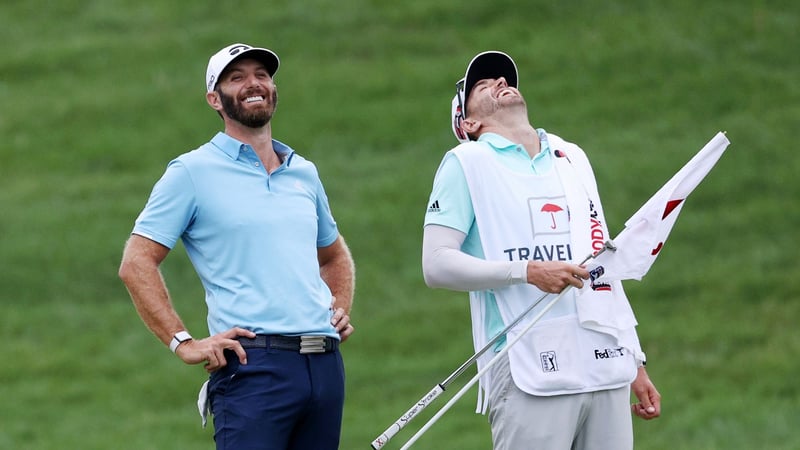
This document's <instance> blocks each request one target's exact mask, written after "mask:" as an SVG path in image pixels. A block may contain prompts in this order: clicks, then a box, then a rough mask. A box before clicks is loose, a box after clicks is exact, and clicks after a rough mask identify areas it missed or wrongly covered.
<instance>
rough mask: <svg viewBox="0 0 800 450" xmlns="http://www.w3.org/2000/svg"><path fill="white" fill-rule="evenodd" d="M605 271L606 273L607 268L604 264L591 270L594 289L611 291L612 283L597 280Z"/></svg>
mask: <svg viewBox="0 0 800 450" xmlns="http://www.w3.org/2000/svg"><path fill="white" fill-rule="evenodd" d="M604 273H606V269H605V268H604V267H603V266H597V267H595V268H594V269H592V270H590V271H589V280H590V286H591V287H592V290H593V291H610V290H611V285H610V284H608V283H601V282H598V281H597V279H598V278H600V277H602V276H603V274H604Z"/></svg>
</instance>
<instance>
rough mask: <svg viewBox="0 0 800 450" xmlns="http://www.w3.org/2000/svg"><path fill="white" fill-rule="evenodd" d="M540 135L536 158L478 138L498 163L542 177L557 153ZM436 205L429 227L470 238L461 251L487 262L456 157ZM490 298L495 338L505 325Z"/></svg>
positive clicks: (492, 137) (447, 163)
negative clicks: (489, 148) (441, 228)
mask: <svg viewBox="0 0 800 450" xmlns="http://www.w3.org/2000/svg"><path fill="white" fill-rule="evenodd" d="M536 131H537V133H538V134H539V143H540V151H539V153H537V154H536V155H534V157H533V158H531V157H530V155H528V152H527V151H526V150H525V147H523V146H522V145H519V144H515V143H513V142H511V141H510V140H508V139H506V138H505V137H503V136H500V135H499V134H495V133H484V134H482V135H481V136H480V137H479V138H478V142H482V143H484V144H486V145H489V146H490V147H491V148H492V149H493V150H494V151H495V155H496V156H497V158H498V161H500V162H501V163H502V164H503V165H505V166H506V167H509V168H510V169H512V170H516V171H519V172H527V173H533V174H540V175H541V174H544V173H547V172H548V171H550V170H551V169H552V168H553V152H552V150H551V149H550V143H549V142H548V140H547V133H546V132H545V130H543V129H537V130H536ZM433 202H438V206H439V207H438V208H434V209H430V208H429V210H428V212H427V213H426V214H425V225H428V224H434V225H443V226H446V227H450V228H454V229H456V230H458V231H461V232H462V233H465V234H466V235H467V236H466V238H465V239H464V243H463V244H462V245H461V250H462V251H463V252H464V253H467V254H468V255H472V256H475V257H477V258H481V259H484V255H483V247H482V246H481V238H480V233H479V232H478V225H477V223H476V222H475V210H474V209H473V207H472V198H471V197H470V195H469V187H468V185H467V179H466V177H464V171H463V170H462V169H461V164H460V163H459V162H458V158H457V157H456V156H455V155H454V154H453V153H448V154H447V155H445V157H444V160H443V161H442V164H441V165H440V167H439V170H438V172H436V178H435V179H434V181H433V189H432V190H431V196H430V199H429V203H428V204H431V203H433ZM487 298H488V302H487V305H486V317H487V323H486V336H488V337H489V338H492V337H494V336H496V335H497V334H498V333H499V332H501V331H502V330H503V329H504V328H505V325H504V323H503V319H502V317H501V316H500V310H499V309H498V308H497V301H496V299H495V297H494V294H492V292H491V291H489V292H487ZM504 344H505V337H503V338H501V339H500V340H499V341H498V344H497V345H496V346H495V350H499V349H500V348H502V346H503V345H504Z"/></svg>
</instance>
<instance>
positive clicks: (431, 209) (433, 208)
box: [428, 200, 441, 213]
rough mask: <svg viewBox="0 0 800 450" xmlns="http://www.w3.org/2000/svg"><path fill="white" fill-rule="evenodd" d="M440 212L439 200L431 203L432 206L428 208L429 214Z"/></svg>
mask: <svg viewBox="0 0 800 450" xmlns="http://www.w3.org/2000/svg"><path fill="white" fill-rule="evenodd" d="M439 211H441V210H440V209H439V200H436V201H434V202H433V203H431V206H428V212H429V213H431V212H439Z"/></svg>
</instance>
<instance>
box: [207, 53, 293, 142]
mask: <svg viewBox="0 0 800 450" xmlns="http://www.w3.org/2000/svg"><path fill="white" fill-rule="evenodd" d="M217 93H218V94H219V97H220V101H221V103H222V110H223V111H224V112H225V115H227V116H228V117H230V118H231V119H232V120H235V121H237V122H239V123H241V124H242V125H244V126H247V127H250V128H260V127H263V126H264V125H266V124H267V123H269V121H270V120H271V119H272V115H273V114H274V113H275V108H276V107H277V106H278V89H277V87H276V86H275V82H274V81H273V80H272V77H271V76H270V74H269V72H268V71H267V69H266V67H264V65H263V64H262V63H260V62H258V61H256V60H253V59H242V60H240V61H237V62H235V63H233V64H231V66H230V67H228V68H227V69H225V73H224V74H223V76H222V77H221V79H220V82H219V83H218V84H217Z"/></svg>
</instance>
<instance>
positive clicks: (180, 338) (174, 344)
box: [169, 330, 192, 353]
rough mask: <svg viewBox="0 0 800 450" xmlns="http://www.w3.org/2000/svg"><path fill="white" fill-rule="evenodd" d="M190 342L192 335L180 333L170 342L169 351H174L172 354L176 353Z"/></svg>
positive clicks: (185, 332)
mask: <svg viewBox="0 0 800 450" xmlns="http://www.w3.org/2000/svg"><path fill="white" fill-rule="evenodd" d="M190 340H192V335H191V334H189V332H188V331H185V330H184V331H178V332H177V333H175V336H172V340H171V341H170V342H169V349H170V350H172V353H175V351H176V350H178V346H179V345H181V344H183V343H184V342H186V341H190Z"/></svg>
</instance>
